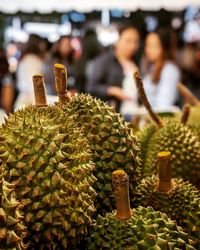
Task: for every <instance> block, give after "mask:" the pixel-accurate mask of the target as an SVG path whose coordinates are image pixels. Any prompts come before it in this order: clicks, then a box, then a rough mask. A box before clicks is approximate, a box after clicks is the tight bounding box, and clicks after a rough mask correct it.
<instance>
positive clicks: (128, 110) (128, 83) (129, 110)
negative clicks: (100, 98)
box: [120, 70, 138, 115]
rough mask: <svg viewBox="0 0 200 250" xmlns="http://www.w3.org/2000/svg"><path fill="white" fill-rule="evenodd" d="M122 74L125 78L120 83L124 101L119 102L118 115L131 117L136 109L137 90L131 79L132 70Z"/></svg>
mask: <svg viewBox="0 0 200 250" xmlns="http://www.w3.org/2000/svg"><path fill="white" fill-rule="evenodd" d="M124 74H125V77H124V80H123V82H122V89H123V92H124V95H125V96H126V99H125V100H124V101H122V102H121V106H120V113H122V114H123V115H133V114H134V111H135V110H136V108H137V107H138V104H137V89H136V84H135V80H134V78H133V70H124Z"/></svg>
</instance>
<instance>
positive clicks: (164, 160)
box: [157, 151, 172, 193]
mask: <svg viewBox="0 0 200 250" xmlns="http://www.w3.org/2000/svg"><path fill="white" fill-rule="evenodd" d="M170 160H171V153H170V152H169V151H162V152H159V153H158V154H157V163H158V177H159V183H158V187H157V190H158V191H159V192H163V193H166V192H168V191H169V190H170V189H171V187H172V184H171V164H170Z"/></svg>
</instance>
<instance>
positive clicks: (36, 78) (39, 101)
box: [33, 74, 47, 107]
mask: <svg viewBox="0 0 200 250" xmlns="http://www.w3.org/2000/svg"><path fill="white" fill-rule="evenodd" d="M33 87H34V93H35V106H36V107H45V106H47V99H46V90H45V84H44V78H43V76H42V75H40V74H36V75H33Z"/></svg>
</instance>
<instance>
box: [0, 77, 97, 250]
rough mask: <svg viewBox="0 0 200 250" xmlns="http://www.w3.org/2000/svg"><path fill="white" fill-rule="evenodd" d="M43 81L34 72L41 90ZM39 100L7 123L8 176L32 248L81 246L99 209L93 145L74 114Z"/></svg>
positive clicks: (4, 154)
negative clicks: (92, 154)
mask: <svg viewBox="0 0 200 250" xmlns="http://www.w3.org/2000/svg"><path fill="white" fill-rule="evenodd" d="M37 85H38V86H39V87H38V86H37ZM43 85H44V83H43V80H42V77H41V76H40V75H37V76H35V85H34V86H36V87H37V88H38V89H39V90H40V94H41V92H42V91H41V86H43ZM43 97H44V96H43ZM42 99H44V98H42ZM36 101H37V102H36V106H29V107H26V108H24V109H22V110H19V111H16V112H15V113H14V114H13V115H10V116H9V117H8V119H7V120H6V121H5V123H4V124H3V125H2V128H1V129H0V133H1V140H0V148H1V152H0V159H1V164H0V165H1V166H0V167H3V169H4V179H5V181H7V182H9V183H11V184H12V183H15V184H16V186H15V193H16V199H17V201H19V202H20V204H21V205H22V214H23V216H24V223H25V226H26V227H27V230H28V235H27V237H26V242H27V243H29V249H68V248H69V247H71V248H72V247H75V248H76V244H77V243H79V240H80V239H81V238H82V237H83V236H84V235H85V234H86V233H87V226H88V225H89V224H90V223H91V216H92V215H93V213H94V211H95V208H94V200H95V198H96V192H95V191H94V189H93V184H94V182H95V180H96V178H95V177H94V176H93V170H94V164H93V162H92V160H91V150H90V146H89V144H88V141H87V140H86V139H85V137H84V136H83V134H82V131H81V129H80V128H78V127H77V126H76V124H75V122H74V121H73V119H71V118H70V117H67V115H65V116H63V115H62V114H63V113H62V112H61V109H59V108H57V107H56V106H46V102H45V101H44V102H41V100H40V98H36ZM38 105H39V106H40V105H41V106H43V107H38Z"/></svg>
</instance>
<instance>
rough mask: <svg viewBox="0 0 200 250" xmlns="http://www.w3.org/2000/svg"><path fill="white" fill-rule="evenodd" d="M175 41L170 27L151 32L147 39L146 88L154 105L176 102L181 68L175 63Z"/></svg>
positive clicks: (168, 104)
mask: <svg viewBox="0 0 200 250" xmlns="http://www.w3.org/2000/svg"><path fill="white" fill-rule="evenodd" d="M174 45H175V41H174V36H173V33H172V32H171V31H170V30H168V29H162V30H158V31H157V32H151V33H149V34H148V35H147V37H146V41H145V59H144V64H143V75H144V88H145V90H146V94H147V96H148V99H149V102H150V103H151V105H152V106H153V107H156V108H165V107H169V106H172V105H174V104H175V102H176V99H177V90H176V84H177V83H178V82H179V80H180V70H179V68H178V66H177V65H176V63H175V52H176V51H175V46H174Z"/></svg>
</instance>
